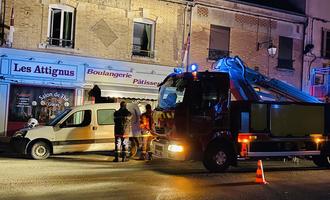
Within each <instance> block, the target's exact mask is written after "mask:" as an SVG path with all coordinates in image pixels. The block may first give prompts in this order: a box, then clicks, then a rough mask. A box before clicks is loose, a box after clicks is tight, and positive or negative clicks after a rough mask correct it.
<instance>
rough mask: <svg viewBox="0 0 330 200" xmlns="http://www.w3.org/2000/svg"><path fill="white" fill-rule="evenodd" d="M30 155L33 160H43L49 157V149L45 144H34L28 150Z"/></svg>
mask: <svg viewBox="0 0 330 200" xmlns="http://www.w3.org/2000/svg"><path fill="white" fill-rule="evenodd" d="M30 155H31V157H32V158H33V159H35V160H43V159H46V158H48V157H49V156H50V148H49V146H48V144H46V143H45V142H42V141H40V142H36V143H34V144H33V145H32V147H31V148H30Z"/></svg>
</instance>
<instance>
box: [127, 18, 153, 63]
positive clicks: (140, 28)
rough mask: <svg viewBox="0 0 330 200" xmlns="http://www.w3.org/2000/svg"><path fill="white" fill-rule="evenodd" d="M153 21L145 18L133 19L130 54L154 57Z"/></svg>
mask: <svg viewBox="0 0 330 200" xmlns="http://www.w3.org/2000/svg"><path fill="white" fill-rule="evenodd" d="M154 29H155V23H154V22H153V21H151V20H147V19H139V20H135V21H134V30H133V51H132V55H134V56H142V57H150V58H153V57H154Z"/></svg>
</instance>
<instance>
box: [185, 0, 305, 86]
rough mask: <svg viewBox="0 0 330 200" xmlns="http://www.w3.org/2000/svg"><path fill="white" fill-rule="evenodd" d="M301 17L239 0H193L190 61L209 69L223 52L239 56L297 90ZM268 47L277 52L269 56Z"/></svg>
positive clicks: (223, 54)
mask: <svg viewBox="0 0 330 200" xmlns="http://www.w3.org/2000/svg"><path fill="white" fill-rule="evenodd" d="M305 21H306V17H305V16H304V15H303V14H300V13H295V12H289V11H285V10H279V9H275V8H271V7H265V6H260V5H257V4H251V3H248V4H247V3H245V2H241V1H225V0H212V1H211V0H198V1H194V6H193V7H192V28H191V57H190V58H191V59H190V62H191V63H198V64H199V65H201V66H204V67H205V69H211V68H212V64H213V63H214V62H215V61H216V60H217V59H219V58H221V57H222V56H227V55H230V56H239V57H240V58H241V59H242V60H243V61H244V62H245V63H246V65H247V66H249V67H251V68H252V69H257V70H259V72H261V73H262V74H264V75H267V76H269V77H271V78H277V79H280V80H282V81H285V82H287V83H289V84H292V85H293V86H295V87H297V88H301V87H302V68H303V45H304V24H305ZM270 45H272V46H275V47H276V49H277V53H276V54H275V55H272V56H269V54H268V52H267V48H268V47H269V46H270Z"/></svg>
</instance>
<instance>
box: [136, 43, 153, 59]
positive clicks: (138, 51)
mask: <svg viewBox="0 0 330 200" xmlns="http://www.w3.org/2000/svg"><path fill="white" fill-rule="evenodd" d="M132 55H133V56H141V57H148V58H154V57H155V51H150V50H142V49H141V46H139V45H133V49H132Z"/></svg>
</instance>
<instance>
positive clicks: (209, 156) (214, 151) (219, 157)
mask: <svg viewBox="0 0 330 200" xmlns="http://www.w3.org/2000/svg"><path fill="white" fill-rule="evenodd" d="M229 160H230V154H229V150H228V148H226V147H225V146H223V145H216V144H215V145H212V146H210V147H208V148H207V149H206V151H205V153H204V159H203V164H204V166H205V168H206V169H207V170H209V171H210V172H224V171H226V170H227V169H228V167H229Z"/></svg>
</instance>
